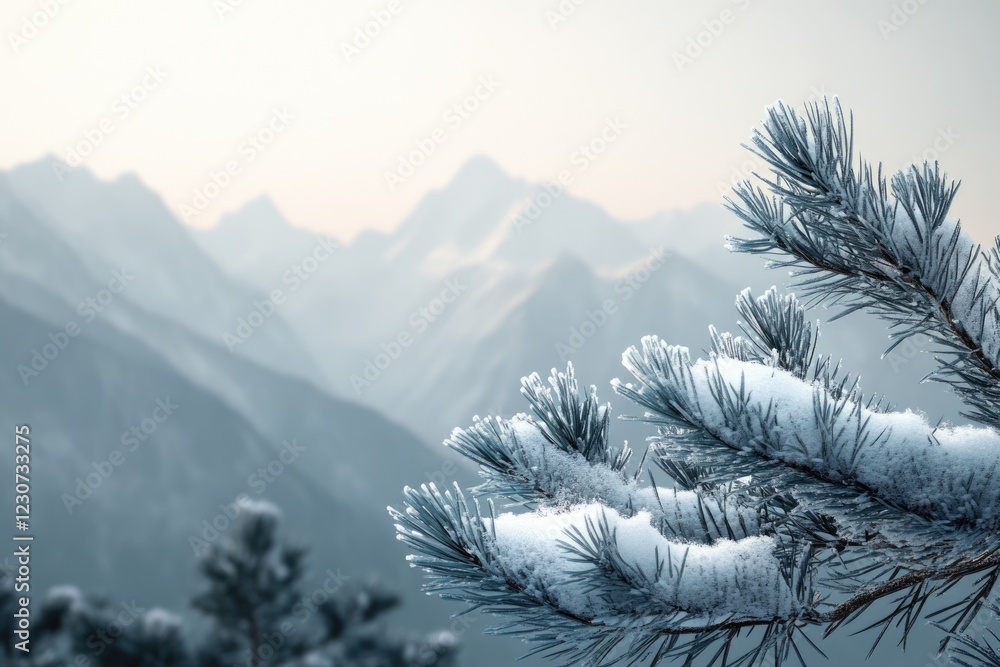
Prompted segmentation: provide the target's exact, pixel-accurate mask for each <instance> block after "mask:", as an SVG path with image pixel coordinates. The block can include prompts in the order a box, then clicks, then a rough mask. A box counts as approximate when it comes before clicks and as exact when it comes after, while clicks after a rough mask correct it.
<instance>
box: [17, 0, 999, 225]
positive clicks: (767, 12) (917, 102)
mask: <svg viewBox="0 0 1000 667" xmlns="http://www.w3.org/2000/svg"><path fill="white" fill-rule="evenodd" d="M63 2H64V3H65V4H61V3H60V2H59V1H58V0H5V1H4V3H3V8H2V10H0V28H2V30H3V32H4V40H3V45H2V48H0V54H2V55H0V87H2V90H3V91H4V93H5V94H4V98H3V99H4V104H3V110H2V113H3V117H4V121H5V122H3V123H2V124H0V133H2V136H0V146H2V149H3V150H2V152H0V167H2V168H7V167H11V166H13V165H16V164H18V163H20V162H24V161H28V160H35V159H39V158H41V157H42V156H44V155H46V154H54V155H56V156H58V157H60V158H63V159H71V156H70V154H69V150H70V149H71V148H72V147H73V146H76V145H78V144H80V142H83V143H84V144H85V145H84V149H86V148H87V146H86V144H87V142H88V137H90V138H93V139H95V140H97V139H99V140H100V142H99V145H97V146H96V147H94V148H93V150H92V151H91V152H90V154H89V155H87V156H86V157H85V158H83V164H84V165H85V166H87V167H88V168H90V169H92V170H93V171H95V172H96V173H97V174H98V175H100V176H101V177H104V178H113V177H115V176H117V175H118V174H120V173H122V172H124V171H136V172H138V173H139V175H140V176H141V177H142V179H143V180H145V181H146V182H147V183H148V184H149V185H150V186H151V187H153V188H154V189H156V190H157V191H158V192H160V193H161V194H162V195H163V197H164V199H165V200H166V202H167V204H168V205H169V206H170V207H171V209H173V210H174V211H176V212H177V213H178V214H179V215H180V214H181V212H182V208H181V207H182V205H185V204H187V205H192V204H193V203H194V200H195V195H194V192H195V190H196V189H198V190H203V189H204V188H205V186H206V184H208V183H211V181H210V177H209V172H210V170H215V171H221V170H224V169H225V168H226V165H227V163H234V164H235V166H236V167H237V168H238V173H236V174H235V176H233V177H232V178H231V182H229V184H228V185H227V186H226V187H224V188H221V189H220V190H219V191H218V192H217V193H216V192H214V188H212V187H209V193H210V194H215V195H216V196H215V197H214V198H213V199H212V200H211V201H210V202H208V205H207V207H205V209H204V210H203V211H200V212H198V213H197V215H190V214H189V215H188V218H189V222H190V224H193V225H198V226H207V225H210V224H213V223H214V221H215V220H217V219H218V217H219V215H220V214H222V213H224V212H226V211H229V210H233V209H235V208H237V207H239V206H240V205H241V204H242V203H244V202H245V201H247V200H249V199H251V198H253V197H255V196H257V195H259V194H261V193H265V192H266V193H269V194H271V195H272V197H273V198H274V200H275V201H276V202H277V204H278V206H279V207H280V208H281V209H282V210H284V211H285V212H286V213H287V215H288V216H289V217H290V218H291V219H292V221H293V222H294V223H296V224H298V225H301V226H305V227H309V228H312V229H316V230H323V231H325V232H327V233H331V234H333V235H335V236H337V237H340V238H348V237H351V236H353V235H354V234H356V233H357V232H358V231H360V230H361V229H363V228H366V227H376V228H380V229H390V228H392V227H394V226H395V225H397V224H398V223H399V222H400V221H401V220H402V218H403V217H404V216H405V215H406V214H407V213H408V212H409V211H410V210H411V209H412V208H413V206H414V205H415V204H416V202H417V201H418V200H419V199H420V198H421V196H423V195H424V194H425V193H426V192H427V191H428V190H429V189H433V188H438V187H441V186H442V185H444V184H445V183H447V182H448V180H449V179H450V178H451V177H452V176H453V175H454V173H455V171H456V170H457V169H458V168H459V167H460V166H461V164H462V163H463V162H464V161H465V160H467V159H468V158H469V157H471V156H473V155H475V154H479V153H483V154H487V155H489V156H491V157H493V158H494V159H495V160H496V161H497V162H499V163H500V164H501V165H502V166H503V167H504V168H505V169H506V170H508V171H509V172H511V173H512V174H515V175H518V176H522V177H526V178H530V179H537V180H548V179H553V178H554V177H555V176H556V174H558V172H559V171H561V170H563V169H567V168H572V169H573V170H574V173H575V174H576V176H575V178H574V180H573V183H572V186H571V190H573V191H574V192H575V193H576V194H578V195H581V196H584V197H587V198H590V199H592V200H594V201H596V202H598V203H600V204H601V205H603V206H604V207H606V208H607V209H608V210H609V211H611V212H612V213H613V214H615V215H617V216H620V217H624V218H638V217H644V216H646V215H649V214H651V213H653V212H655V211H657V210H661V209H667V208H673V207H685V208H686V207H690V206H692V205H694V204H696V203H698V202H702V201H717V200H718V199H719V195H718V191H719V183H720V182H724V181H728V180H729V178H730V176H731V175H732V173H733V171H734V169H739V167H740V165H741V163H743V162H744V154H743V152H742V150H741V149H740V147H739V144H740V143H741V142H743V141H745V140H746V139H747V137H748V136H749V131H750V129H751V128H752V127H753V126H754V125H756V124H757V123H758V122H759V120H760V119H761V118H762V115H763V110H764V107H765V105H766V104H769V103H771V102H773V101H774V100H775V99H777V98H779V97H781V98H784V99H786V100H789V101H795V102H799V101H802V100H804V99H808V98H810V97H812V96H815V95H817V94H823V93H836V94H838V95H840V97H841V99H842V100H843V102H844V104H845V105H848V106H851V107H852V108H853V109H854V111H855V119H856V127H857V136H858V143H859V145H860V148H861V149H862V151H863V153H864V155H866V156H869V157H871V158H874V159H881V160H883V161H885V162H886V164H887V165H888V166H890V167H892V168H893V169H895V168H896V167H898V166H902V164H904V163H905V162H907V161H909V160H911V159H912V158H914V157H916V156H918V155H920V154H922V153H923V152H924V151H925V150H928V151H933V150H938V151H939V152H940V157H941V160H942V162H943V164H944V165H945V167H946V168H947V169H948V171H949V172H950V173H951V174H952V175H953V176H955V177H960V178H961V179H962V180H963V182H964V184H963V189H962V191H961V192H960V194H959V199H958V202H957V205H956V210H957V212H958V213H959V214H960V215H961V216H962V218H963V219H964V220H966V222H967V224H969V225H970V228H971V229H972V230H973V232H974V233H976V234H977V235H978V236H979V237H980V239H981V240H983V241H986V240H988V239H989V238H991V237H992V235H995V234H997V233H1000V223H998V222H997V220H996V217H995V212H994V210H993V206H992V205H991V204H992V201H993V199H994V193H995V190H996V188H997V185H996V183H998V182H1000V169H998V166H997V162H996V159H995V156H997V155H1000V130H998V129H997V120H996V119H997V106H998V102H1000V81H998V76H997V73H996V72H997V65H998V63H1000V46H998V43H1000V40H998V39H997V32H998V25H1000V23H998V21H1000V3H997V2H995V1H990V0H982V1H978V2H971V1H970V2H955V1H952V2H944V1H943V0H924V1H923V2H919V1H918V0H905V1H902V2H900V1H896V0H892V1H890V0H849V1H839V2H812V1H803V0H739V1H738V2H737V1H733V0H716V1H714V2H694V1H691V2H676V1H669V0H619V1H617V2H612V1H611V0H575V2H574V0H563V1H562V3H560V2H559V0H505V1H503V2H498V1H495V0H494V1H490V2H480V1H475V2H474V1H470V0H466V1H465V2H460V1H459V0H412V1H407V0H394V1H393V2H389V0H376V1H374V2H370V1H359V2H355V1H344V0H340V1H336V2H330V1H329V0H327V1H323V0H282V1H281V2H278V1H277V0H159V1H156V0H148V1H145V2H136V1H135V0H131V1H127V0H63ZM46 6H48V7H49V9H48V12H49V13H51V14H53V15H52V16H51V17H49V16H47V15H46V14H45V13H44V12H45V10H44V9H43V8H44V7H46ZM560 7H562V8H564V12H565V14H569V15H568V16H564V15H563V14H560V13H559V12H560ZM392 9H395V10H397V11H396V12H395V13H392V11H391V10H392ZM570 9H572V13H570V12H569V10H570ZM373 12H374V13H375V15H376V16H379V15H380V16H381V18H382V21H383V22H384V23H386V25H384V26H380V27H379V28H378V29H377V30H376V29H375V25H377V24H372V25H371V26H369V28H370V32H371V33H377V34H374V36H373V37H370V38H369V41H368V43H367V44H365V43H364V41H360V40H359V41H358V42H357V43H355V39H356V30H357V29H361V30H364V28H365V26H366V24H368V23H369V22H371V21H373ZM894 12H895V14H894ZM387 18H388V20H387ZM557 18H558V19H560V20H556V19H557ZM561 19H565V20H561ZM36 25H40V26H41V27H38V28H36ZM897 28H898V29H897ZM713 32H714V33H717V34H713ZM689 40H695V42H697V41H700V42H701V43H702V44H703V45H704V46H701V47H700V48H701V52H700V53H698V52H697V51H696V50H694V49H693V48H692V49H691V50H690V51H689V53H688V54H685V50H686V49H689V45H690V44H691V42H689ZM345 45H350V46H351V47H353V48H354V49H355V50H351V49H347V50H345ZM348 51H350V52H348ZM680 55H683V56H684V57H685V58H687V57H688V56H689V55H690V56H693V57H692V58H691V59H690V60H689V61H681V60H679V56H680ZM157 68H159V72H160V74H157V76H152V75H151V74H149V72H157ZM484 80H485V81H492V83H491V84H490V85H489V86H485V85H483V84H482V83H480V82H481V81H484ZM477 93H478V95H479V98H480V99H476V98H475V95H476V94H477ZM123 95H126V99H124V100H123V99H122V96H123ZM469 96H473V97H472V99H469V100H468V101H467V106H468V107H470V110H469V111H468V112H465V111H463V112H462V113H459V112H458V111H456V110H455V109H454V105H456V104H461V103H462V101H463V100H466V99H467V98H469ZM472 107H475V108H474V109H471V108H472ZM276 110H277V115H276ZM288 114H291V115H292V116H293V117H292V118H290V119H288V118H287V115H288ZM609 119H610V121H611V122H612V123H616V124H617V127H618V129H616V130H614V131H610V132H608V133H607V134H608V136H609V137H610V136H613V135H617V136H616V138H615V139H614V141H613V142H611V143H610V144H609V145H608V146H607V149H606V151H605V152H604V153H603V154H601V155H600V156H595V159H593V160H592V161H591V160H590V159H589V158H585V159H581V155H579V154H576V153H577V151H578V150H579V147H580V145H581V144H586V143H589V142H591V140H593V139H595V138H596V137H599V136H600V134H601V132H602V131H603V129H604V128H605V126H606V124H607V123H608V122H609ZM269 125H271V126H272V127H271V128H269V127H268V126H269ZM102 128H103V129H102ZM250 135H259V141H258V143H257V145H256V146H254V144H253V143H252V142H248V140H247V137H248V136H250ZM269 135H270V136H272V137H273V138H272V140H271V141H270V143H267V144H266V145H265V143H264V141H265V140H266V139H268V138H269ZM94 143H96V141H95V142H94ZM419 143H422V144H423V145H424V146H425V148H426V147H429V146H431V145H433V147H434V150H433V152H432V153H431V154H430V155H429V156H427V157H426V158H424V159H423V161H422V164H420V165H419V166H418V167H416V168H415V170H414V172H413V174H412V175H409V176H407V177H406V178H403V179H401V182H396V183H395V185H394V191H392V188H390V185H389V184H388V183H387V178H386V173H387V172H393V171H395V170H396V169H397V168H398V167H399V160H400V156H404V155H408V154H409V153H411V152H412V151H414V150H417V145H418V144H419ZM935 144H936V148H935ZM417 157H418V158H419V157H421V156H419V155H418V156H417ZM574 160H575V162H574ZM583 161H585V162H587V169H586V171H582V172H581V171H579V167H580V165H581V164H582V162H583ZM234 170H235V169H234ZM219 180H220V181H222V182H224V181H225V180H226V179H225V178H219ZM189 213H190V212H189Z"/></svg>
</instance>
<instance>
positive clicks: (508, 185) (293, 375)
mask: <svg viewBox="0 0 1000 667" xmlns="http://www.w3.org/2000/svg"><path fill="white" fill-rule="evenodd" d="M738 233H739V225H738V222H737V220H736V218H735V216H734V215H732V214H731V213H729V212H727V211H725V210H724V209H723V208H722V207H720V206H717V205H703V206H699V207H696V208H694V209H691V210H687V211H670V212H663V213H659V214H656V215H653V216H650V217H648V218H646V219H643V220H633V221H623V220H619V219H616V218H615V217H614V216H613V215H611V214H610V213H608V212H607V211H605V210H604V209H602V208H601V207H600V206H597V205H596V204H594V203H592V202H588V201H586V200H583V199H580V198H578V197H575V196H573V195H572V194H570V193H568V192H563V191H559V190H558V189H554V188H553V187H552V186H551V185H549V184H538V183H531V182H529V181H526V180H524V179H520V178H516V177H513V176H511V175H509V174H507V173H505V172H504V171H503V170H502V169H501V168H500V167H499V166H497V165H496V164H495V163H493V162H492V161H491V160H489V159H488V158H485V157H479V158H475V159H473V160H471V161H470V162H469V163H468V164H466V165H465V166H464V167H463V168H462V169H461V170H460V171H459V173H458V174H456V176H455V178H454V179H453V180H452V181H451V182H450V183H449V184H448V185H447V186H446V187H444V188H442V189H441V190H438V191H435V192H431V193H428V194H427V196H426V197H425V198H424V199H423V200H422V201H421V202H420V204H419V205H418V206H417V207H416V208H415V209H414V211H413V212H412V213H411V215H409V216H408V217H407V218H406V219H405V220H404V221H402V223H401V224H400V225H399V226H398V227H397V228H396V229H395V230H393V231H391V232H377V231H367V232H364V233H362V234H361V235H359V236H358V237H356V238H355V239H354V240H353V241H351V242H350V243H346V242H338V241H336V240H335V239H329V238H326V237H324V236H321V235H317V234H315V233H312V232H309V231H307V230H304V229H301V228H297V227H295V226H294V225H293V224H291V223H290V222H289V221H288V220H287V219H286V218H285V217H284V215H283V214H282V212H281V211H280V210H279V209H278V208H277V207H276V206H275V205H274V204H273V202H272V201H271V200H270V199H269V198H267V197H266V196H262V197H260V198H258V199H256V200H253V201H251V202H249V203H248V204H246V205H245V206H243V207H242V208H240V209H238V210H236V211H233V212H231V213H229V214H227V215H226V216H224V217H223V218H222V220H221V221H220V223H219V224H218V225H217V226H216V227H214V228H212V229H209V230H194V229H190V228H187V227H185V226H184V225H183V224H182V223H181V222H180V221H179V220H178V219H177V217H176V216H175V215H174V214H173V213H172V212H171V211H170V210H169V209H168V208H167V207H166V205H165V204H164V202H163V201H162V199H161V198H160V197H159V196H158V195H156V193H155V192H153V191H152V190H150V189H149V188H148V187H147V186H146V185H144V184H143V183H142V182H141V181H140V180H139V179H138V178H137V177H136V176H134V175H130V174H126V175H123V176H121V177H119V178H117V179H115V180H113V181H103V180H100V179H98V178H96V177H95V176H94V175H93V174H91V173H90V172H88V171H87V170H85V169H82V168H79V169H76V170H74V171H73V172H72V173H70V174H68V175H66V174H65V173H62V175H59V173H57V172H56V171H54V170H53V169H52V160H51V158H45V159H43V160H41V161H39V162H35V163H31V164H26V165H22V166H20V167H17V168H15V169H13V170H10V171H8V172H4V173H0V318H2V319H0V341H2V345H0V349H2V354H3V360H4V363H3V364H2V367H0V396H2V397H3V400H2V401H0V415H2V417H3V419H4V423H6V424H8V426H9V427H11V428H12V427H13V425H14V424H22V423H28V424H31V425H32V427H33V438H34V443H35V449H34V452H35V455H34V461H33V488H34V489H35V490H36V491H35V496H34V503H35V507H34V512H33V519H32V520H33V525H34V527H35V528H36V529H37V530H38V533H39V535H44V536H45V542H44V546H45V549H41V548H40V549H39V551H38V553H39V558H38V560H37V564H38V572H39V575H38V579H37V584H38V585H39V587H45V586H49V585H54V584H58V583H78V584H82V585H84V587H85V588H86V589H89V590H96V591H105V592H107V593H109V594H111V595H113V596H119V597H127V598H133V597H134V598H136V599H137V600H141V601H142V602H146V603H148V604H149V605H150V606H152V605H153V604H160V605H164V606H168V607H173V608H178V609H179V608H182V607H183V606H184V605H185V602H186V597H187V596H189V595H190V594H191V593H192V592H193V590H194V586H195V567H194V563H195V554H194V548H193V544H196V543H197V542H198V539H205V538H206V536H210V535H211V534H212V530H211V529H210V528H208V527H207V526H206V523H205V522H208V525H211V524H212V523H213V522H216V521H218V522H219V525H222V524H224V523H226V520H225V518H223V519H221V520H220V519H219V517H220V515H221V516H223V517H224V515H225V512H226V509H227V508H230V507H232V504H233V503H234V502H235V499H236V498H237V497H238V496H239V494H247V495H248V496H249V497H251V498H256V497H261V498H267V499H269V500H272V501H274V502H276V503H277V504H279V505H280V506H281V507H282V508H283V509H284V511H285V513H286V515H287V517H288V527H289V531H290V533H291V534H292V535H294V536H295V537H296V538H298V539H299V540H300V541H301V542H303V543H306V544H308V545H311V547H312V549H313V551H312V554H311V561H312V562H313V567H314V569H315V570H316V571H319V572H322V571H324V570H326V569H327V568H330V569H333V570H334V571H336V570H337V569H338V568H339V569H341V570H342V571H343V572H344V573H345V574H348V576H357V577H366V576H368V575H369V574H372V573H377V574H378V575H380V576H381V577H382V578H384V579H387V580H388V581H390V582H391V583H393V584H395V585H397V586H398V587H400V588H401V589H402V590H403V591H404V592H407V593H409V595H408V596H407V597H408V601H409V607H410V608H409V609H407V610H406V611H405V612H404V615H405V622H406V623H407V624H409V625H410V626H412V627H414V628H415V629H430V628H435V627H446V626H447V625H448V624H449V621H448V620H447V614H448V613H453V612H455V611H457V609H456V608H454V607H453V606H449V605H447V604H441V603H439V602H436V601H432V600H430V599H429V598H426V597H424V596H419V595H416V591H417V588H418V586H419V582H420V578H419V577H418V576H416V575H415V574H413V573H409V572H406V570H407V567H406V563H405V561H404V559H403V555H404V552H403V551H402V550H401V549H400V548H399V547H398V546H397V544H396V541H395V540H394V536H393V530H392V526H391V522H390V521H389V520H388V518H387V516H386V515H385V507H386V505H389V504H397V503H398V502H399V499H400V489H401V488H402V487H403V486H404V485H406V484H410V485H415V484H420V483H423V482H426V481H438V482H441V481H450V480H451V479H453V478H456V477H458V478H459V480H460V481H462V482H468V481H471V480H472V479H473V478H474V471H472V470H471V469H470V468H469V467H467V466H464V465H463V464H462V462H460V461H458V460H456V459H455V457H454V456H452V455H450V453H449V452H447V450H445V449H444V448H443V447H441V446H440V444H439V443H440V442H441V441H442V440H443V439H444V438H445V437H447V436H448V434H449V433H450V431H451V429H452V428H454V427H457V426H465V425H467V424H469V423H470V421H471V420H472V418H473V416H474V415H484V416H485V415H487V414H502V415H505V416H510V415H511V414H513V413H515V412H520V411H523V410H525V409H526V406H525V404H524V402H523V401H522V399H521V397H520V395H519V393H518V388H519V381H520V378H521V377H522V376H524V375H526V374H528V373H530V372H533V371H538V372H540V373H542V374H547V372H548V371H549V369H551V368H554V367H555V368H562V367H565V365H566V363H567V362H572V363H573V364H574V365H575V367H576V369H577V374H578V376H579V377H580V379H581V381H583V382H584V383H587V384H594V385H596V386H597V387H598V391H599V393H600V395H601V396H602V397H603V398H605V400H610V401H611V402H612V403H613V406H614V408H615V410H614V414H618V415H622V414H629V413H630V412H631V413H634V412H635V411H636V408H634V407H633V406H628V405H625V404H623V403H622V401H620V400H618V399H617V398H616V397H613V396H612V395H611V392H610V387H609V382H610V380H611V379H612V378H613V377H617V376H621V375H622V372H623V371H622V369H621V366H620V359H621V354H622V352H623V351H624V350H625V349H626V348H627V347H628V346H630V345H635V344H638V343H639V340H640V338H641V337H642V336H643V335H646V334H657V335H659V336H660V337H662V338H665V339H667V340H669V341H670V342H674V343H680V344H684V345H688V346H689V347H691V348H692V351H693V352H695V353H699V352H701V351H702V350H703V348H704V347H706V346H707V343H708V335H707V331H708V326H709V325H710V324H713V323H714V324H716V325H717V326H718V327H719V328H720V329H723V330H726V329H728V330H735V329H736V322H735V310H734V308H733V302H734V300H735V297H736V294H737V292H739V290H741V289H742V288H744V287H746V286H751V287H753V289H754V290H755V292H757V293H760V292H762V291H763V290H764V289H766V288H767V287H768V286H770V285H772V284H775V283H778V284H779V285H780V284H781V283H782V282H783V281H785V282H787V276H783V275H781V274H776V273H774V272H768V271H766V270H765V269H764V268H763V262H762V261H761V260H760V259H759V258H754V257H745V256H734V255H730V254H728V253H727V252H726V251H725V249H724V247H723V245H724V236H725V235H726V234H738ZM832 314H833V313H832V312H831V313H824V312H823V311H822V310H818V311H817V312H816V315H817V317H821V318H822V319H828V316H829V315H832ZM823 332H824V334H823V337H822V340H821V341H820V351H821V352H826V353H831V354H833V355H834V356H837V357H841V356H842V357H844V359H845V364H846V368H847V369H848V370H852V371H855V372H857V371H859V370H860V371H864V373H863V380H864V381H863V386H864V387H865V388H866V390H867V391H877V392H884V393H887V394H888V395H889V396H890V398H891V399H892V400H895V401H898V402H900V403H901V404H903V405H907V406H913V407H914V408H917V409H919V408H923V409H925V410H927V411H928V413H930V414H931V415H932V416H934V417H938V416H943V417H946V418H948V419H956V418H957V412H958V411H957V403H956V401H955V400H954V398H953V397H950V396H947V395H943V393H942V392H941V391H940V389H939V388H928V387H927V386H925V385H921V384H920V379H921V378H922V376H923V374H924V373H925V372H926V371H927V369H928V366H929V360H928V359H927V355H921V354H919V353H918V352H919V349H918V348H919V345H917V346H910V348H909V349H908V348H901V349H903V350H904V352H905V354H902V356H901V355H900V352H898V351H897V352H896V353H894V354H895V356H890V357H889V358H887V359H885V360H881V359H880V357H879V354H880V352H881V350H882V349H883V348H884V345H885V342H886V340H885V337H884V336H885V332H884V329H883V328H882V327H881V325H880V324H879V323H877V322H874V321H872V320H868V319H865V318H863V317H860V316H856V317H853V318H850V320H849V321H838V322H832V323H824V325H823ZM911 351H912V354H911ZM164 406H167V408H169V410H166V408H165V407H164ZM171 406H172V407H171ZM165 411H168V412H169V414H167V415H165ZM161 417H162V419H160V418H161ZM647 435H650V430H649V429H648V428H645V427H643V426H641V425H638V424H636V423H634V422H617V423H615V424H614V425H613V430H612V437H614V438H615V439H628V440H630V441H632V442H636V441H638V442H641V441H642V438H644V437H645V436H647ZM115 452H117V455H116V454H115ZM283 459H284V460H283ZM288 459H291V460H288ZM115 461H118V463H115ZM11 464H12V460H10V459H6V460H4V461H3V463H2V464H0V473H2V474H8V473H11V472H12V470H9V469H8V468H9V466H10V465H11ZM278 464H280V465H278ZM279 469H280V472H279V473H277V474H274V472H273V471H274V470H279ZM269 471H270V472H269ZM91 487H93V488H91ZM222 532H225V529H222ZM192 538H195V539H192ZM39 546H40V547H41V546H42V543H40V544H39ZM483 627H485V623H484V624H483ZM481 629H482V628H479V630H481ZM479 630H477V631H475V632H471V633H468V635H466V636H463V637H462V641H463V643H466V644H467V645H468V646H469V651H470V652H471V653H473V654H475V655H481V656H488V659H487V658H484V660H487V661H486V662H483V661H482V660H479V661H477V664H496V665H501V664H509V663H510V661H511V660H512V658H513V657H514V656H516V655H518V654H519V652H520V651H521V650H523V646H521V645H520V644H518V643H517V642H515V641H513V640H502V641H501V640H496V639H484V638H482V637H481V636H480V635H481V632H480V631H479ZM480 646H481V647H483V650H479V649H478V648H475V647H480Z"/></svg>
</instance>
